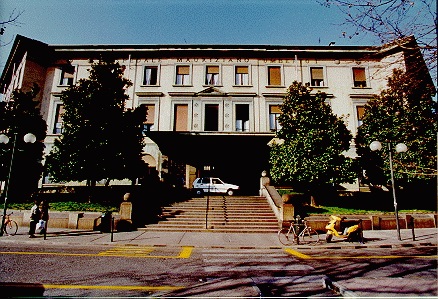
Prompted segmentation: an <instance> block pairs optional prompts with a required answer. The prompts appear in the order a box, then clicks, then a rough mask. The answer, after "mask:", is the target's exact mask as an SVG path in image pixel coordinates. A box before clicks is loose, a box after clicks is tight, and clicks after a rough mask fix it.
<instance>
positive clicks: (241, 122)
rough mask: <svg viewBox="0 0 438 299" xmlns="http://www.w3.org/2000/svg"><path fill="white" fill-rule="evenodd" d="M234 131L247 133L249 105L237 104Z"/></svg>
mask: <svg viewBox="0 0 438 299" xmlns="http://www.w3.org/2000/svg"><path fill="white" fill-rule="evenodd" d="M236 131H237V132H248V131H249V105H248V104H237V105H236Z"/></svg>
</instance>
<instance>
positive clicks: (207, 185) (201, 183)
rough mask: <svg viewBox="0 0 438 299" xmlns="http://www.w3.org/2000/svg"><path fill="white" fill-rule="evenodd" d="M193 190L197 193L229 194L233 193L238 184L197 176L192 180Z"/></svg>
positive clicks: (237, 188)
mask: <svg viewBox="0 0 438 299" xmlns="http://www.w3.org/2000/svg"><path fill="white" fill-rule="evenodd" d="M193 190H194V191H195V193H196V194H197V195H201V194H203V193H204V192H205V193H226V194H228V195H229V196H231V195H233V194H234V193H235V192H236V191H237V190H239V186H237V185H233V184H227V183H224V182H223V181H222V180H221V179H219V178H212V177H203V178H197V179H196V180H195V181H194V182H193Z"/></svg>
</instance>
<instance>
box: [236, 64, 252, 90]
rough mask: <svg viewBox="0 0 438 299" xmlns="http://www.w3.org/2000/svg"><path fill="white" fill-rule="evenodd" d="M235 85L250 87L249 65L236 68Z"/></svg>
mask: <svg viewBox="0 0 438 299" xmlns="http://www.w3.org/2000/svg"><path fill="white" fill-rule="evenodd" d="M234 72H235V82H234V83H235V85H249V67H248V66H247V65H238V66H235V69H234Z"/></svg>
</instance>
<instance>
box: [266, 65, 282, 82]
mask: <svg viewBox="0 0 438 299" xmlns="http://www.w3.org/2000/svg"><path fill="white" fill-rule="evenodd" d="M268 69H269V85H281V72H280V70H281V68H280V67H276V66H273V67H269V68H268Z"/></svg>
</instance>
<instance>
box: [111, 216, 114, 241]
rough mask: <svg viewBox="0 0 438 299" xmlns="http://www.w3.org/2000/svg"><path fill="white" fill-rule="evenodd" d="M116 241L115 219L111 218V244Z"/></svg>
mask: <svg viewBox="0 0 438 299" xmlns="http://www.w3.org/2000/svg"><path fill="white" fill-rule="evenodd" d="M113 241H114V217H111V242H113Z"/></svg>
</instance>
